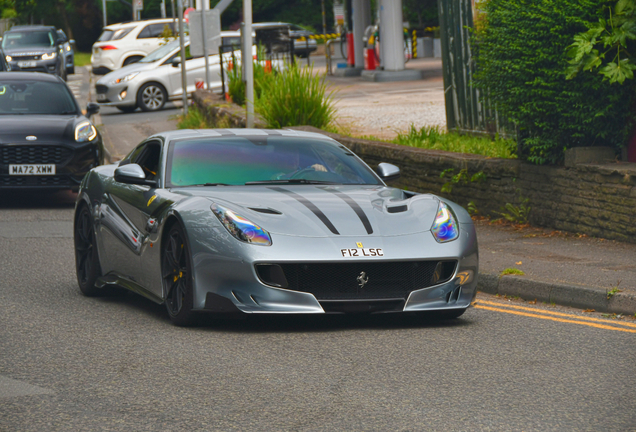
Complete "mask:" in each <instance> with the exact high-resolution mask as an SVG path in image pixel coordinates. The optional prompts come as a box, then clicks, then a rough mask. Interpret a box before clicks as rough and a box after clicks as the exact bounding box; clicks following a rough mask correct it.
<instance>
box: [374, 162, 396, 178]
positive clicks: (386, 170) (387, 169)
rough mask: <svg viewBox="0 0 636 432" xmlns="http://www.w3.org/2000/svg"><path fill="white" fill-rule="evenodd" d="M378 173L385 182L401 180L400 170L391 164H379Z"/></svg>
mask: <svg viewBox="0 0 636 432" xmlns="http://www.w3.org/2000/svg"><path fill="white" fill-rule="evenodd" d="M376 172H377V173H378V175H379V176H380V178H381V179H382V180H384V181H385V182H389V181H393V180H397V179H399V178H400V169H399V168H398V167H396V166H395V165H392V164H389V163H384V162H382V163H381V164H379V165H378V169H377V170H376Z"/></svg>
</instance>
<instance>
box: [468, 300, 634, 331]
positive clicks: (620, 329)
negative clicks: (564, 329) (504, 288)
mask: <svg viewBox="0 0 636 432" xmlns="http://www.w3.org/2000/svg"><path fill="white" fill-rule="evenodd" d="M479 303H480V302H479V301H478V302H477V304H476V305H474V306H473V307H474V308H476V309H484V310H489V311H493V312H503V313H508V314H512V315H521V316H526V317H530V318H539V319H544V320H549V321H557V322H562V323H569V324H579V325H585V326H588V327H596V328H600V329H604V330H616V331H622V332H626V333H636V330H632V329H627V328H620V327H612V326H609V325H603V324H595V323H592V322H585V321H574V320H569V319H563V318H556V317H552V316H546V315H539V314H531V313H527V312H520V311H516V310H510V309H499V308H494V307H490V306H481V305H480V304H479ZM500 306H501V305H500ZM568 316H571V317H574V315H568ZM577 318H578V317H577ZM612 324H614V323H612Z"/></svg>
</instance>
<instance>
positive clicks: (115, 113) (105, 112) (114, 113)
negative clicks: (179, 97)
mask: <svg viewBox="0 0 636 432" xmlns="http://www.w3.org/2000/svg"><path fill="white" fill-rule="evenodd" d="M177 110H181V106H177V105H175V104H172V103H169V104H166V106H164V107H163V108H162V109H161V110H160V111H151V112H146V111H142V110H141V109H139V108H138V109H136V110H135V111H132V112H124V111H121V110H119V109H117V108H111V107H108V108H106V109H102V110H101V111H100V113H99V114H100V115H101V116H102V117H119V116H141V115H145V116H148V115H152V114H154V113H155V112H156V113H169V114H170V113H171V112H172V111H177Z"/></svg>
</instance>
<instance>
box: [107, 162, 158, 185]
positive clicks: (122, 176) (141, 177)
mask: <svg viewBox="0 0 636 432" xmlns="http://www.w3.org/2000/svg"><path fill="white" fill-rule="evenodd" d="M115 181H116V182H119V183H126V184H134V185H144V186H153V187H154V186H156V185H157V182H156V181H154V180H146V173H144V170H143V168H141V167H140V166H139V165H137V164H127V165H123V166H120V167H118V168H116V169H115Z"/></svg>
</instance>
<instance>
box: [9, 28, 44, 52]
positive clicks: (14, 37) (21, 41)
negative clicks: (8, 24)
mask: <svg viewBox="0 0 636 432" xmlns="http://www.w3.org/2000/svg"><path fill="white" fill-rule="evenodd" d="M54 45H55V41H54V40H53V35H52V33H51V32H49V31H12V32H9V33H5V34H4V37H3V38H2V48H4V49H9V50H12V49H16V48H22V47H30V48H35V47H37V48H49V47H52V46H54Z"/></svg>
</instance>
